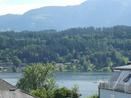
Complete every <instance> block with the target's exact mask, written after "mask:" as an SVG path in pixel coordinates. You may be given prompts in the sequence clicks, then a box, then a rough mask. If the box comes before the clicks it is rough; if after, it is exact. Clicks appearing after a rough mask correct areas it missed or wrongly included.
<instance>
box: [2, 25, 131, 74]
mask: <svg viewBox="0 0 131 98" xmlns="http://www.w3.org/2000/svg"><path fill="white" fill-rule="evenodd" d="M129 60H131V27H130V26H114V27H103V28H94V27H87V28H71V29H67V30H63V31H56V30H45V31H22V32H14V31H6V32H2V31H1V32H0V66H15V67H21V66H25V65H26V64H30V63H52V64H54V66H56V69H57V70H59V71H85V72H86V71H110V70H111V67H112V66H113V67H114V66H120V65H123V64H126V63H127V62H128V61H129Z"/></svg>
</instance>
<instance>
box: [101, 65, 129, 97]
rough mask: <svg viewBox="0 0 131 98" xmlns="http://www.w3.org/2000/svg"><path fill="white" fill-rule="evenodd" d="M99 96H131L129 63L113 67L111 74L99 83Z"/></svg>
mask: <svg viewBox="0 0 131 98" xmlns="http://www.w3.org/2000/svg"><path fill="white" fill-rule="evenodd" d="M99 98H131V65H126V66H121V67H115V68H113V75H112V76H111V78H110V80H109V81H107V82H103V83H100V85H99Z"/></svg>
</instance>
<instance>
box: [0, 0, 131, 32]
mask: <svg viewBox="0 0 131 98" xmlns="http://www.w3.org/2000/svg"><path fill="white" fill-rule="evenodd" d="M130 9H131V1H130V0H124V1H123V0H87V1H85V2H84V3H82V4H80V5H76V6H65V7H59V6H50V7H42V8H38V9H33V10H30V11H28V12H26V13H24V14H23V15H11V14H8V15H4V16H0V30H17V31H21V30H31V31H34V30H35V31H37V30H45V29H57V30H62V29H67V28H71V27H85V26H95V27H102V26H113V25H131V22H130V20H131V19H130V17H131V10H130Z"/></svg>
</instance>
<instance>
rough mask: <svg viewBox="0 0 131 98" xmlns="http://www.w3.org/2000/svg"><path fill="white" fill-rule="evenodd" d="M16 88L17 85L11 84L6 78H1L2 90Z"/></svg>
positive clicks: (0, 87)
mask: <svg viewBox="0 0 131 98" xmlns="http://www.w3.org/2000/svg"><path fill="white" fill-rule="evenodd" d="M14 89H16V87H15V86H13V85H11V84H9V83H8V82H6V81H5V80H2V79H0V90H14Z"/></svg>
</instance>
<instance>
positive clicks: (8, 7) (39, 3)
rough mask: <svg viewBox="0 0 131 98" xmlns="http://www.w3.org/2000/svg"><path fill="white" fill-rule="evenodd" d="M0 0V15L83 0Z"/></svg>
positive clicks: (71, 3)
mask: <svg viewBox="0 0 131 98" xmlns="http://www.w3.org/2000/svg"><path fill="white" fill-rule="evenodd" d="M11 1H12V0H0V15H4V14H8V13H11V14H23V13H25V12H26V11H28V10H31V9H35V8H39V7H43V6H67V5H77V4H80V3H82V2H84V1H85V0H32V2H31V1H30V0H29V1H30V2H29V1H28V2H26V0H23V2H22V4H17V3H16V2H15V1H16V0H14V2H13V1H12V2H11Z"/></svg>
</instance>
